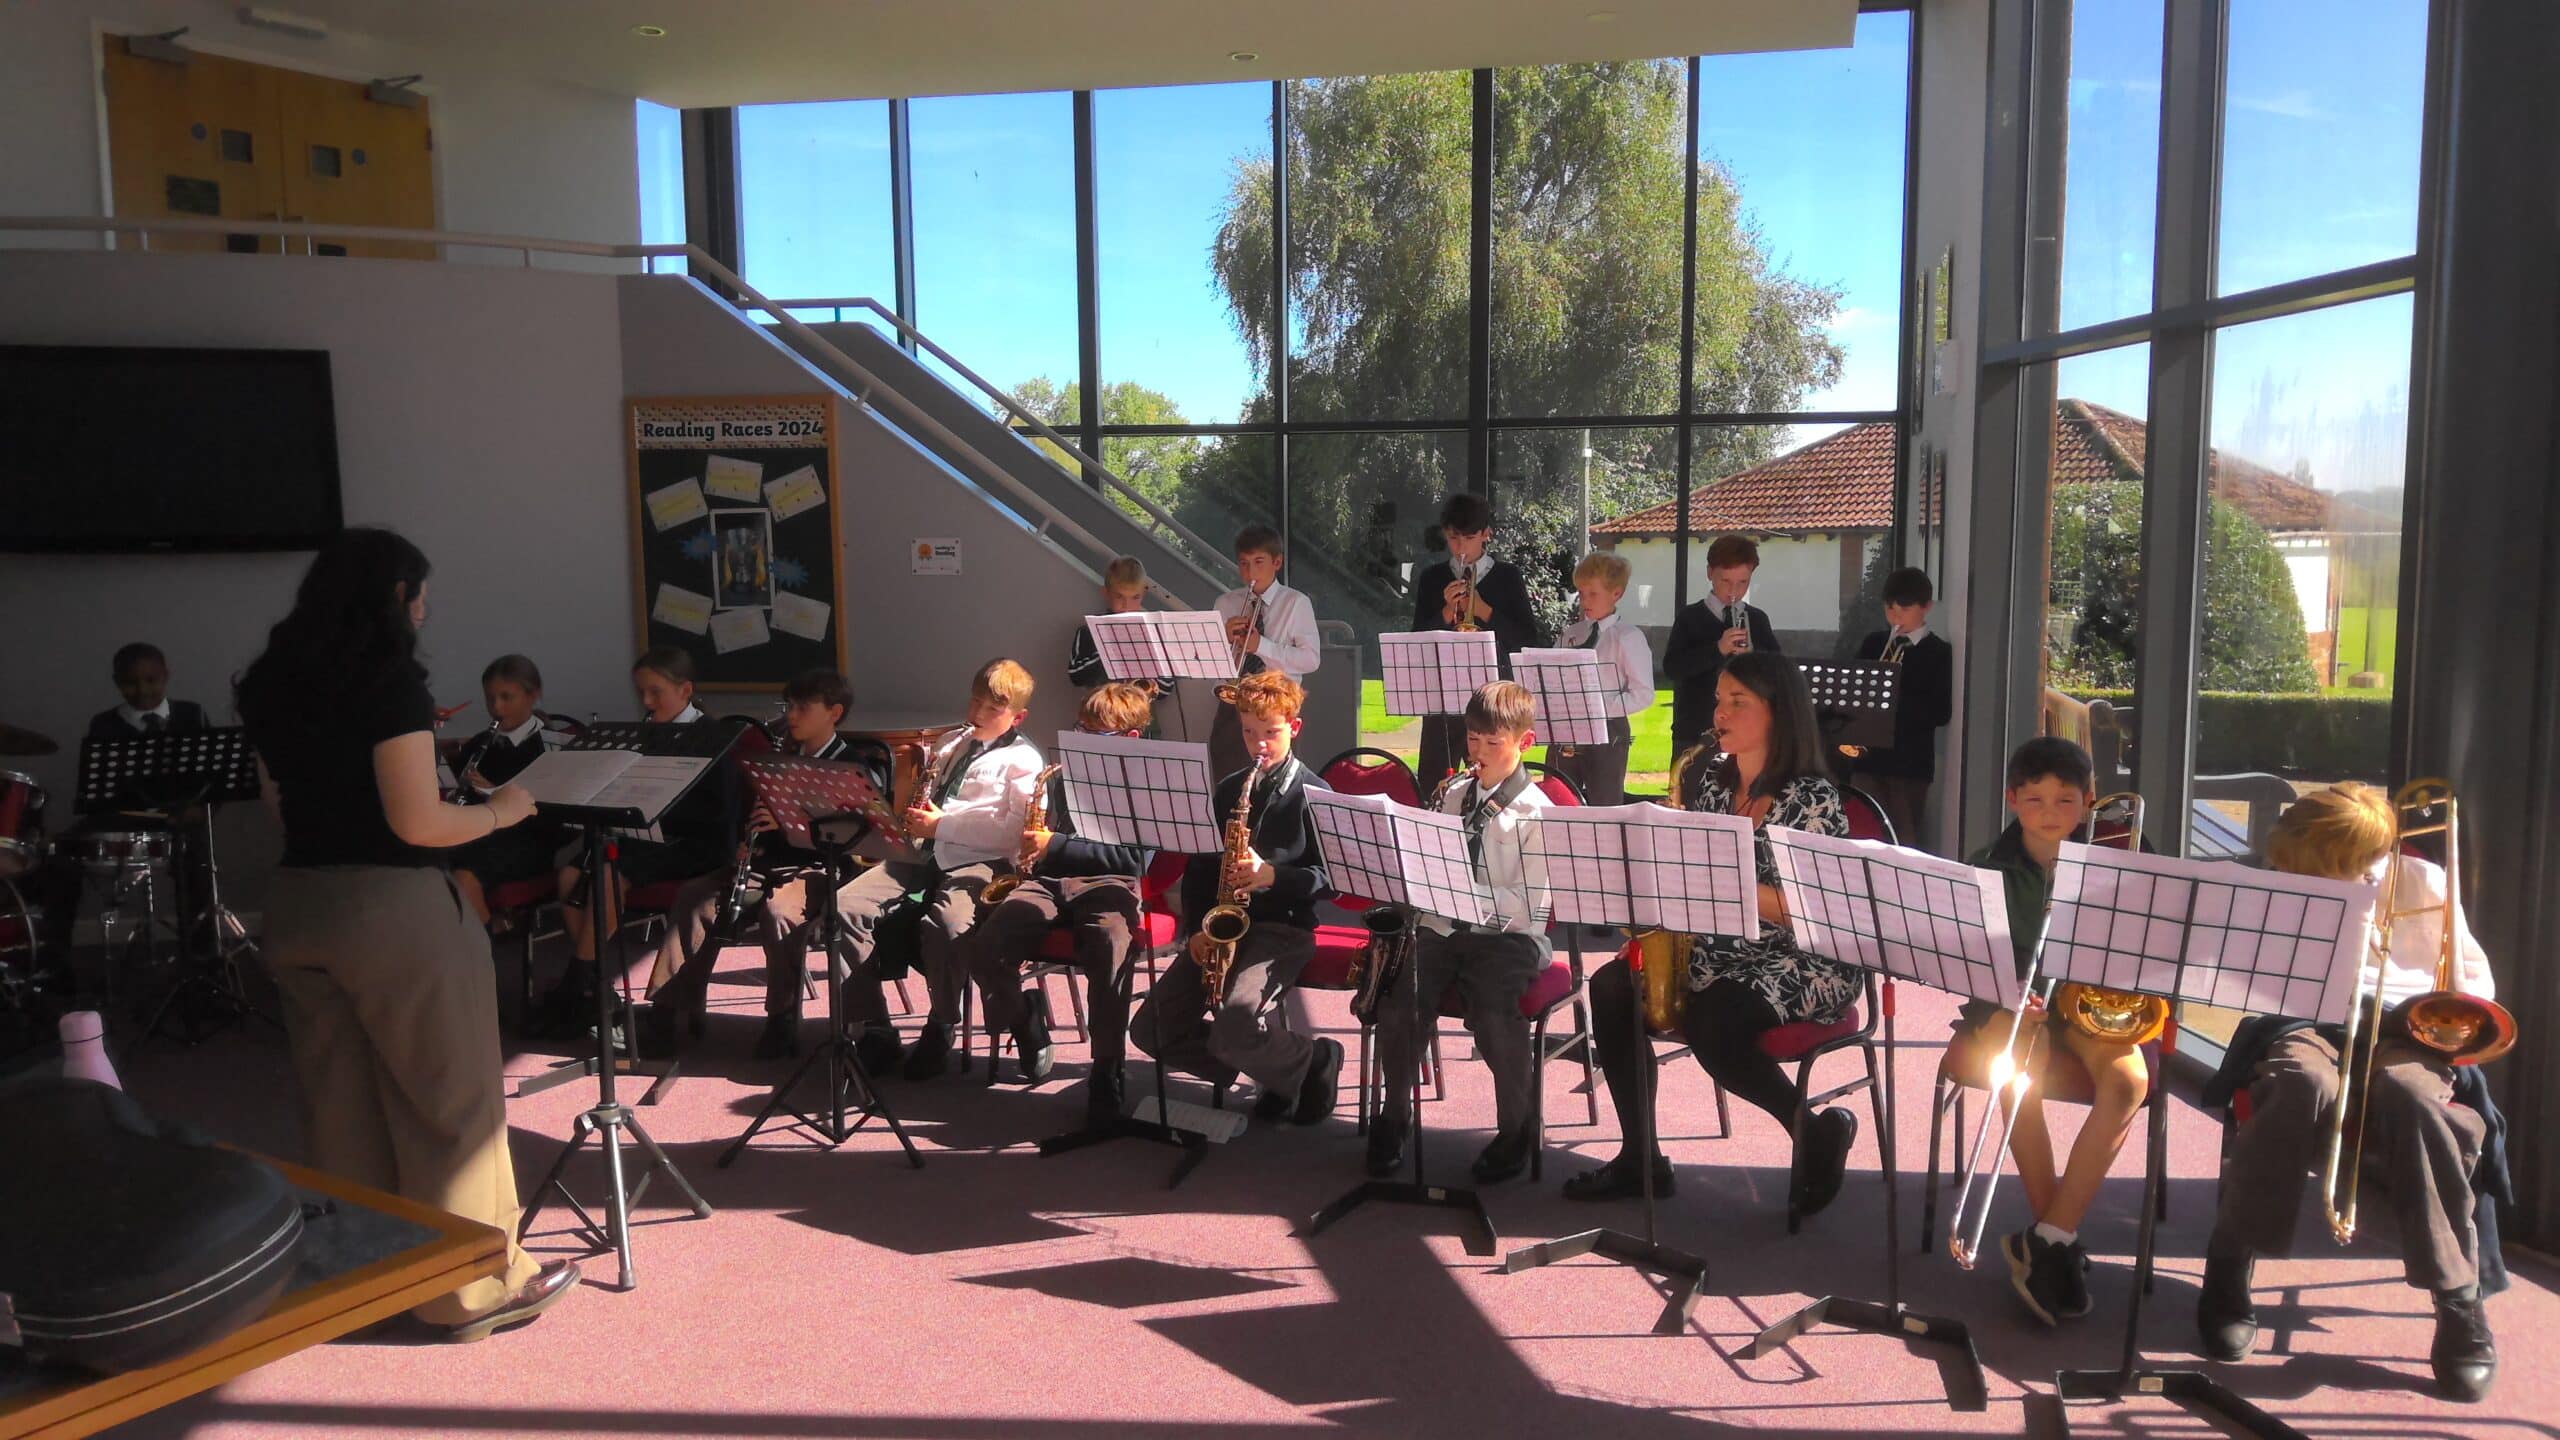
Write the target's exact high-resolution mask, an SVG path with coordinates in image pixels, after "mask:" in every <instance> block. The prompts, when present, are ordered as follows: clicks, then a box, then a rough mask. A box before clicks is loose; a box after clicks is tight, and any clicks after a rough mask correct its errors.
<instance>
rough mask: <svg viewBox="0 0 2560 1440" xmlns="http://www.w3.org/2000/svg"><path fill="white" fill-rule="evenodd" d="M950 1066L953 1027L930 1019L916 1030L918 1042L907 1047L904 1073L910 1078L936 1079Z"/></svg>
mask: <svg viewBox="0 0 2560 1440" xmlns="http://www.w3.org/2000/svg"><path fill="white" fill-rule="evenodd" d="M950 1068H951V1027H950V1026H948V1025H945V1024H943V1023H941V1022H940V1021H938V1020H928V1021H926V1022H925V1026H924V1028H923V1029H921V1030H919V1031H917V1032H916V1043H915V1044H913V1045H910V1046H908V1047H907V1064H906V1069H905V1070H904V1071H903V1072H902V1073H903V1074H904V1075H905V1076H906V1078H908V1079H910V1080H934V1079H939V1078H940V1077H941V1075H942V1073H943V1072H944V1071H946V1070H948V1069H950Z"/></svg>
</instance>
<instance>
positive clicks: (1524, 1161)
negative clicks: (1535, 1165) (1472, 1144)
mask: <svg viewBox="0 0 2560 1440" xmlns="http://www.w3.org/2000/svg"><path fill="white" fill-rule="evenodd" d="M1535 1135H1536V1132H1535V1131H1534V1130H1532V1129H1531V1128H1530V1127H1529V1126H1527V1125H1522V1126H1520V1127H1519V1128H1518V1129H1516V1130H1514V1131H1512V1132H1511V1133H1510V1134H1508V1135H1496V1136H1494V1137H1493V1143H1492V1144H1490V1145H1487V1146H1485V1147H1484V1149H1483V1151H1482V1152H1481V1153H1479V1154H1478V1155H1477V1156H1476V1163H1475V1166H1474V1168H1473V1171H1472V1173H1473V1174H1474V1175H1475V1177H1476V1183H1477V1184H1479V1185H1499V1184H1501V1183H1502V1182H1503V1181H1505V1180H1517V1179H1519V1178H1520V1177H1521V1176H1522V1175H1524V1174H1526V1173H1528V1169H1529V1151H1530V1148H1531V1146H1532V1145H1534V1144H1535V1143H1536V1141H1535V1139H1534V1137H1535Z"/></svg>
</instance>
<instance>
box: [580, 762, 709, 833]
mask: <svg viewBox="0 0 2560 1440" xmlns="http://www.w3.org/2000/svg"><path fill="white" fill-rule="evenodd" d="M710 768H711V762H710V761H709V760H707V759H704V758H703V757H701V756H698V755H633V756H632V757H631V764H630V765H629V767H627V768H626V769H624V770H623V772H622V773H621V774H619V775H616V776H615V777H613V779H611V780H610V781H607V782H606V783H605V786H604V788H603V789H600V790H598V791H597V792H596V793H595V798H593V799H592V800H589V801H588V802H587V803H588V804H590V805H628V806H630V807H631V808H632V809H634V810H637V811H639V812H640V813H641V814H642V815H644V816H647V817H648V818H649V819H651V820H655V819H657V818H658V816H659V815H661V814H663V813H665V811H666V808H667V807H668V806H670V805H673V804H674V803H676V800H677V798H678V797H679V796H681V795H683V794H684V792H685V791H686V790H688V789H690V788H692V785H693V782H694V781H695V779H697V778H698V777H699V776H700V775H701V774H702V772H703V771H705V770H708V769H710Z"/></svg>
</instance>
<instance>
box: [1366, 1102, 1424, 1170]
mask: <svg viewBox="0 0 2560 1440" xmlns="http://www.w3.org/2000/svg"><path fill="white" fill-rule="evenodd" d="M1412 1136H1413V1125H1412V1123H1411V1122H1409V1121H1404V1120H1390V1119H1388V1118H1387V1117H1386V1116H1384V1115H1381V1116H1379V1117H1378V1118H1376V1119H1375V1120H1372V1121H1370V1122H1369V1154H1368V1170H1369V1178H1370V1179H1372V1180H1392V1179H1394V1178H1395V1177H1396V1173H1397V1172H1398V1171H1401V1170H1402V1169H1404V1147H1405V1146H1406V1144H1407V1143H1409V1142H1410V1141H1411V1139H1412Z"/></svg>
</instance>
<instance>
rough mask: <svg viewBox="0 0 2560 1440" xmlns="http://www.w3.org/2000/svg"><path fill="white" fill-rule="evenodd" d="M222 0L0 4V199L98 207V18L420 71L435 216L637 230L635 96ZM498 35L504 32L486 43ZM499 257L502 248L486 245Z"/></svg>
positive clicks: (452, 225) (616, 233)
mask: <svg viewBox="0 0 2560 1440" xmlns="http://www.w3.org/2000/svg"><path fill="white" fill-rule="evenodd" d="M238 11H239V7H238V6H237V5H233V4H228V3H219V0H9V3H7V4H0V135H7V136H9V137H10V143H9V144H7V145H6V146H0V212H5V213H9V214H17V215H98V214H103V213H105V211H106V208H107V207H106V200H105V191H104V189H103V187H102V185H101V176H102V174H103V173H104V167H103V164H102V161H101V156H102V154H103V140H104V137H103V134H102V131H101V124H102V122H101V118H100V112H99V100H98V86H97V69H98V59H97V56H98V51H97V39H96V35H97V31H98V29H99V27H102V26H103V27H104V28H106V29H107V30H109V31H111V32H115V33H141V34H156V33H160V32H164V31H168V30H174V29H176V28H178V27H179V26H182V25H183V26H186V27H188V33H187V35H186V36H185V37H184V38H183V39H182V40H181V41H180V42H179V43H180V44H182V45H187V46H191V47H194V48H198V49H203V50H206V51H209V52H212V53H217V54H223V55H229V56H232V57H235V58H239V59H246V60H254V61H258V62H260V63H262V64H269V65H280V66H284V67H287V68H289V69H298V70H308V71H312V72H314V73H318V74H325V75H334V76H338V77H341V78H347V79H370V78H373V77H376V76H384V75H408V74H423V75H424V76H425V77H426V79H425V80H424V81H423V82H422V83H421V84H420V87H419V88H420V89H422V90H425V91H426V92H428V94H429V97H430V99H429V104H430V107H431V113H432V116H433V120H434V124H435V140H436V167H437V197H436V198H437V207H438V211H437V213H438V215H439V217H440V222H441V223H442V225H443V227H444V228H445V229H447V230H473V231H482V232H490V233H498V234H512V235H532V236H539V237H543V238H548V239H568V240H592V241H599V242H605V243H622V242H636V241H637V240H638V239H639V238H640V190H639V168H638V159H637V149H636V140H635V133H634V122H633V111H632V101H631V99H630V97H628V96H617V95H608V94H606V93H604V92H603V91H600V90H590V89H587V88H585V87H583V86H577V85H568V84H557V83H545V82H539V81H528V80H524V79H519V78H514V77H502V76H499V75H497V74H494V73H492V72H491V71H490V70H489V69H488V67H487V66H486V65H485V64H484V63H481V62H477V61H475V60H474V59H473V58H472V57H470V56H468V55H459V54H439V53H434V52H427V51H420V50H417V49H414V48H411V47H405V46H392V45H387V44H385V43H383V42H381V41H377V40H373V39H371V38H369V37H367V36H365V35H362V34H360V33H356V32H353V31H347V30H343V29H342V30H339V31H338V32H337V33H334V34H332V35H331V36H330V37H329V38H328V39H326V40H300V39H296V38H294V37H292V36H289V35H281V34H278V33H276V32H274V31H271V30H259V29H252V28H250V27H248V26H244V25H242V24H240V23H239V21H238V18H237V15H238ZM493 43H502V42H493ZM0 245H8V246H17V245H51V246H57V247H63V248H73V249H92V248H96V246H97V242H96V241H95V240H94V239H92V238H90V237H87V236H73V237H65V238H56V239H50V240H48V239H41V238H37V237H31V236H26V235H12V234H9V233H7V232H0ZM489 258H498V257H489Z"/></svg>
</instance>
